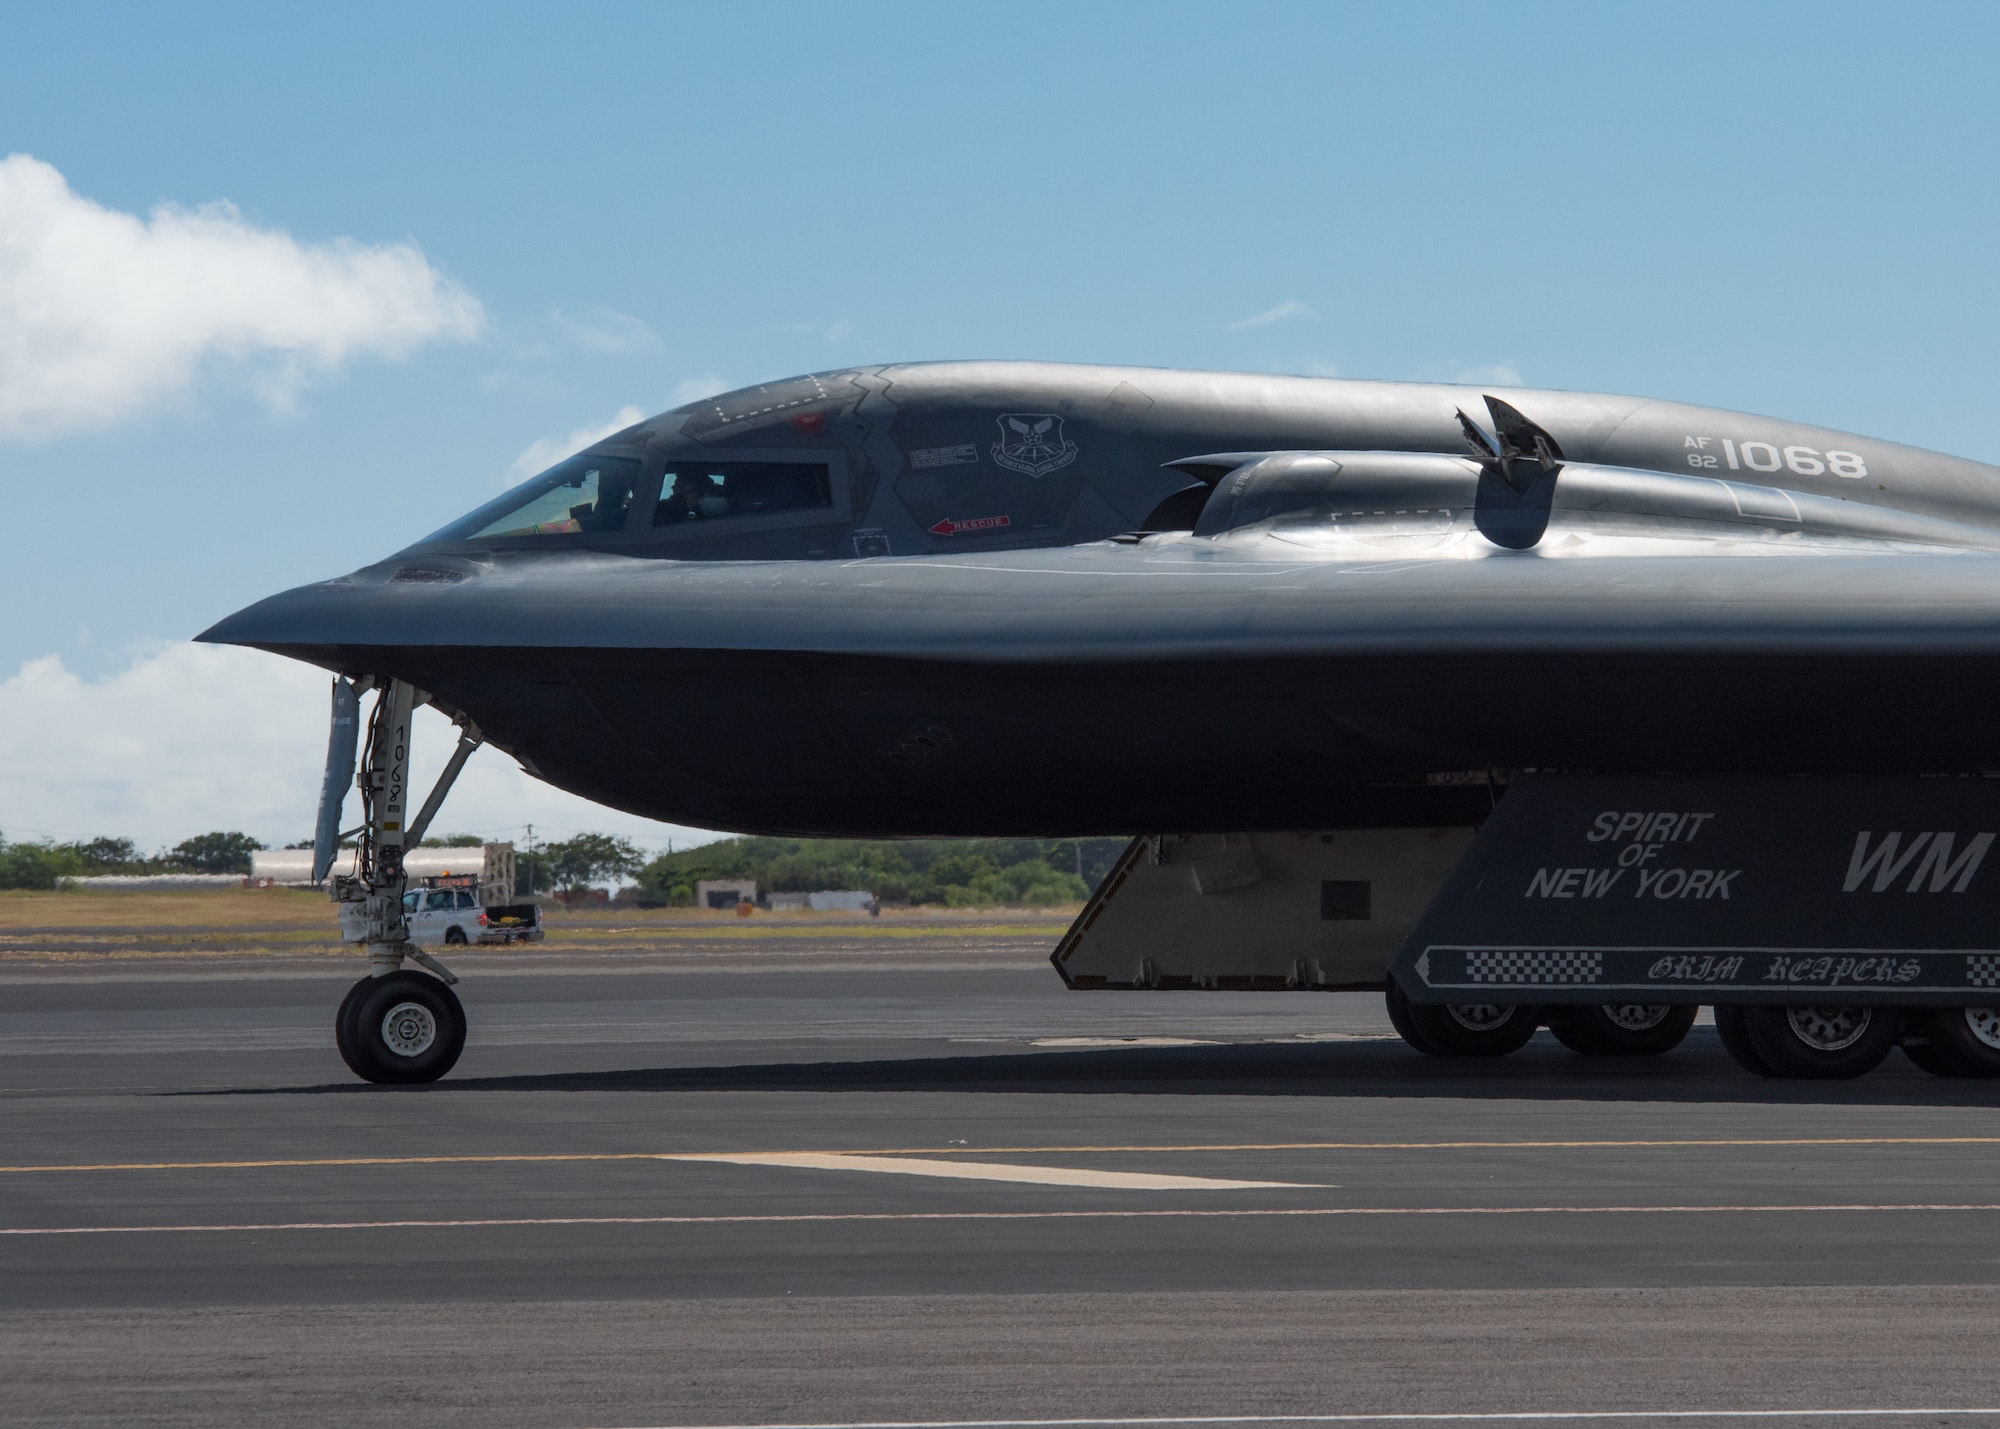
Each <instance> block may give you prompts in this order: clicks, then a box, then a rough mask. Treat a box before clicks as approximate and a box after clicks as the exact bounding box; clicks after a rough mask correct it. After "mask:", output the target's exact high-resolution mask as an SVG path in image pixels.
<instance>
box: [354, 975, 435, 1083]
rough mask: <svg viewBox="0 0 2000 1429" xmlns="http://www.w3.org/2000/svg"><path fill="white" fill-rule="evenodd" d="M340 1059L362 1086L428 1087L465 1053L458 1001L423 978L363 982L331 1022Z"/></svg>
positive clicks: (396, 977) (385, 978)
mask: <svg viewBox="0 0 2000 1429" xmlns="http://www.w3.org/2000/svg"><path fill="white" fill-rule="evenodd" d="M333 1037H334V1043H335V1045H336V1046H338V1047H339V1048H340V1059H341V1060H342V1061H343V1062H345V1063H347V1065H348V1067H349V1068H350V1069H352V1071H353V1072H354V1075H355V1076H357V1077H360V1078H361V1079H362V1080H363V1081H369V1082H380V1083H387V1084H394V1083H408V1082H434V1081H436V1080H437V1079H438V1078H439V1077H442V1076H443V1075H444V1074H445V1073H446V1072H449V1071H450V1070H451V1069H452V1067H453V1065H454V1064H456V1063H457V1061H458V1054H459V1053H460V1052H462V1051H464V1050H465V1009H464V1008H463V1007H461V1006H460V1005H459V1001H458V995H457V994H456V993H454V992H453V991H452V990H451V989H450V988H448V987H446V986H445V985H444V984H443V983H442V982H440V981H438V980H437V979H436V978H434V977H431V976H429V975H428V974H425V973H417V972H407V971H404V972H393V973H390V974H388V975H387V976H386V977H365V978H363V979H362V980H361V981H360V982H358V983H356V984H355V985H354V986H353V987H352V988H351V989H349V990H348V994H347V996H346V997H345V998H344V999H342V1001H341V1004H340V1011H339V1012H338V1013H336V1014H335V1016H334V1023H333Z"/></svg>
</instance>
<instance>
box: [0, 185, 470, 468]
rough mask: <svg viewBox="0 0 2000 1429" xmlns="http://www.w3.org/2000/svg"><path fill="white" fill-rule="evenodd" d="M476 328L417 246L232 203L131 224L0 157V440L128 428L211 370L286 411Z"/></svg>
mask: <svg viewBox="0 0 2000 1429" xmlns="http://www.w3.org/2000/svg"><path fill="white" fill-rule="evenodd" d="M483 323H484V314H483V313H482V312H481V310H480V306H479V302H478V300H477V299H476V298H474V297H473V296H472V295H471V294H470V293H468V292H466V291H465V290H464V289H463V288H461V287H459V286H458V285H457V284H455V283H452V282H451V281H449V280H448V279H446V278H444V277H443V276H442V275H440V274H439V273H438V272H437V270H436V269H434V268H432V267H431V265H430V263H429V262H428V261H427V260H426V259H425V257H424V254H423V251H422V250H421V249H419V248H418V247H417V246H416V245H415V244H414V243H408V242H405V243H389V244H380V245H369V244H363V243H358V242H356V241H355V240H353V239H351V238H337V239H334V240H332V241H331V242H326V243H300V242H299V241H298V240H297V239H295V238H293V237H292V236H291V235H290V234H288V233H284V232H282V231H280V230H277V229H270V228H259V227H256V226H255V225H253V224H251V223H248V222H246V221H245V220H244V219H243V217H242V215H241V214H239V213H238V212H237V210H236V208H235V207H234V206H233V205H231V204H228V203H212V204H204V205H202V206H201V207H198V208H192V209H189V208H181V207H178V206H176V205H172V204H162V205H160V206H159V207H157V208H155V209H154V210H153V211H152V213H151V214H150V215H149V216H147V217H145V218H140V217H138V216H136V215H133V214H129V213H121V212H119V211H117V210H115V209H109V208H105V207H103V206H101V205H99V204H96V203H93V202H91V201H90V200H89V199H86V198H83V197H81V196H79V195H78V194H76V193H74V192H72V191H71V190H70V187H69V184H68V183H67V182H66V181H65V180H64V178H63V176H62V174H61V173H59V172H58V171H57V170H56V169H54V168H53V167H51V166H50V165H48V164H45V163H43V162H41V161H40V160H38V159H35V158H32V157H31V156H29V155H27V154H14V155H10V156H9V157H7V158H6V159H0V438H5V437H13V438H17V439H19V438H27V439H33V438H44V437H52V436H57V435H60V434H62V433H64V432H68V431H74V430H76V429H77V428H79V427H83V426H86V425H90V424H93V423H100V422H108V421H116V420H119V419H123V418H128V417H131V416H133V415H135V414H138V413H140V412H143V411H146V410H148V409H151V408H156V407H158V406H160V405H162V404H163V403H165V402H168V401H170V400H172V399H173V398H175V397H176V396H179V395H181V394H183V393H185V392H186V391H187V390H189V389H190V388H191V387H192V386H193V385H194V383H195V381H196V379H197V378H198V377H199V376H200V375H201V374H202V372H203V371H204V370H205V369H206V368H209V367H211V366H213V365H216V364H235V365H237V366H239V367H240V368H241V369H242V370H243V371H244V372H245V373H246V374H247V375H248V376H249V378H250V379H251V381H252V383H253V385H254V386H255V388H256V390H258V391H259V392H260V393H261V394H262V395H263V397H264V398H265V400H267V401H269V402H271V403H272V404H273V405H276V406H280V407H282V406H284V405H285V404H287V403H288V402H290V401H291V400H292V399H293V398H294V397H295V396H296V394H297V392H298V390H299V388H300V387H301V386H303V385H304V383H305V382H307V381H308V380H309V379H311V378H312V377H313V376H315V375H319V374H323V373H326V372H329V371H331V370H333V369H334V368H337V367H339V366H340V365H341V364H342V363H344V362H346V361H348V360H350V359H352V358H356V357H363V356H372V357H384V358H391V359H393V358H400V357H403V356H406V355H407V354H409V353H410V352H411V351H413V350H414V349H416V348H417V347H420V346H422V345H423V344H425V343H427V342H433V341H439V340H466V339H469V338H472V337H474V336H476V335H477V334H478V333H479V331H480V329H481V327H482V325H483Z"/></svg>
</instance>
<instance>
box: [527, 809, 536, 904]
mask: <svg viewBox="0 0 2000 1429" xmlns="http://www.w3.org/2000/svg"><path fill="white" fill-rule="evenodd" d="M528 896H529V897H530V898H533V897H534V896H535V826H534V825H533V824H529V825H528Z"/></svg>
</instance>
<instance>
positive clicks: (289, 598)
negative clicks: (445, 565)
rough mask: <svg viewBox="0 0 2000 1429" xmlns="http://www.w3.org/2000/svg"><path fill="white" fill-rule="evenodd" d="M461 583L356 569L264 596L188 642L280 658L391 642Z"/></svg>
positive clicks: (427, 620)
mask: <svg viewBox="0 0 2000 1429" xmlns="http://www.w3.org/2000/svg"><path fill="white" fill-rule="evenodd" d="M465 579H466V577H465V576H464V575H463V574H462V573H460V572H456V571H445V570H443V569H442V568H439V569H424V570H421V571H414V572H406V571H404V570H402V569H395V570H380V569H375V570H366V571H358V572H356V573H355V574H353V575H349V576H340V577H337V578H335V579H333V580H329V581H318V582H315V583H314V584H312V585H302V586H296V587H294V588H293V589H291V590H288V591H281V592H279V593H278V594H277V595H274V596H268V597H266V598H265V599H263V600H260V601H258V602H257V603H256V604H255V605H249V606H245V607H244V608H243V609H242V610H239V611H237V612H236V613H235V614H234V615H229V616H225V617H224V618H223V619H221V620H218V621H217V622H216V623H215V624H213V625H211V626H210V627H209V628H208V629H206V630H204V631H202V632H201V634H199V635H197V636H196V637H195V639H197V640H199V641H202V642H204V643H206V644H210V645H251V646H255V647H257V648H259V649H262V650H275V651H278V652H280V653H285V654H302V653H303V652H305V651H307V650H313V649H317V650H326V649H328V648H330V647H334V646H354V645H387V644H397V643H400V642H401V641H403V640H405V639H407V638H408V637H409V636H410V635H412V634H413V633H414V632H416V631H417V630H419V629H420V628H423V627H427V626H429V625H431V624H432V623H433V621H434V619H435V616H436V610H435V607H436V606H437V605H438V604H439V603H440V598H442V597H448V594H449V592H451V591H452V590H453V589H454V588H455V587H456V586H458V585H459V584H461V583H462V582H463V581H464V580H465ZM307 658H310V657H309V656H308V657H307Z"/></svg>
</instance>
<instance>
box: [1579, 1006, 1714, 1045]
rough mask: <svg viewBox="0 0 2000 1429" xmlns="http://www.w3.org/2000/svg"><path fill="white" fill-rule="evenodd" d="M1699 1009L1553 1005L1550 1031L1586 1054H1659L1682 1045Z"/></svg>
mask: <svg viewBox="0 0 2000 1429" xmlns="http://www.w3.org/2000/svg"><path fill="white" fill-rule="evenodd" d="M1700 1010H1701V1009H1699V1008H1697V1007H1695V1006H1693V1005H1691V1004H1687V1003H1664V1002H1661V1003H1650V1004H1649V1003H1637V1002H1634V1003H1605V1004H1603V1005H1599V1004H1597V1003H1588V1004H1584V1005H1580V1006H1575V1007H1552V1008H1550V1009H1548V1014H1549V1031H1551V1032H1553V1033H1555V1036H1556V1041H1558V1042H1560V1043H1562V1044H1563V1046H1565V1047H1567V1048H1569V1049H1570V1051H1572V1052H1580V1053H1582V1054H1583V1055H1584V1056H1586V1057H1657V1056H1659V1055H1660V1054H1661V1053H1662V1052H1671V1051H1673V1050H1674V1048H1676V1047H1678V1046H1680V1045H1681V1042H1682V1041H1683V1040H1685V1038H1686V1037H1687V1035H1688V1029H1689V1028H1690V1027H1692V1026H1694V1018H1695V1014H1696V1013H1697V1012H1699V1011H1700Z"/></svg>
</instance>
